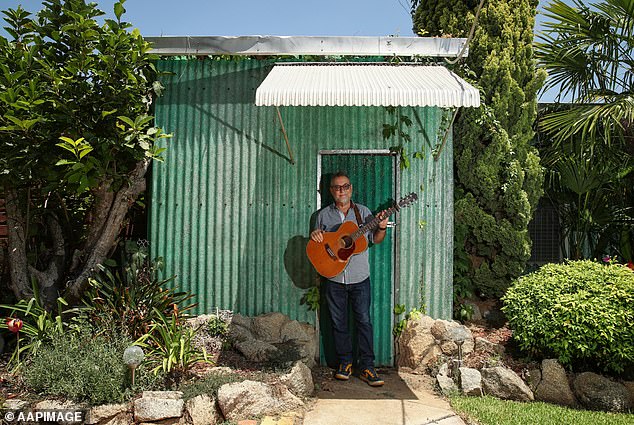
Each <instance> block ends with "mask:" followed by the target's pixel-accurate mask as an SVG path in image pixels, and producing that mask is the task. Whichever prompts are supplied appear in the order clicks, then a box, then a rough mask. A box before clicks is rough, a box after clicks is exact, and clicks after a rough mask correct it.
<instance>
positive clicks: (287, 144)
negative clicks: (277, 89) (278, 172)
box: [275, 106, 295, 165]
mask: <svg viewBox="0 0 634 425" xmlns="http://www.w3.org/2000/svg"><path fill="white" fill-rule="evenodd" d="M275 110H276V111H277V118H278V119H279V120H280V127H281V128H282V134H283V135H284V140H285V141H286V149H287V150H288V156H289V157H290V159H291V164H292V165H295V160H294V159H293V151H292V150H291V144H290V143H289V142H288V134H286V129H285V128H284V122H283V121H282V114H281V113H280V108H279V107H278V106H276V107H275Z"/></svg>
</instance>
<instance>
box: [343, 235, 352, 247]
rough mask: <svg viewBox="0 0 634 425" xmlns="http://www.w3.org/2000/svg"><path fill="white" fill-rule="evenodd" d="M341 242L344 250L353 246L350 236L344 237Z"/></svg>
mask: <svg viewBox="0 0 634 425" xmlns="http://www.w3.org/2000/svg"><path fill="white" fill-rule="evenodd" d="M342 240H343V247H344V248H346V249H347V248H351V247H352V244H354V241H353V240H352V238H351V237H350V236H344V237H343V238H342Z"/></svg>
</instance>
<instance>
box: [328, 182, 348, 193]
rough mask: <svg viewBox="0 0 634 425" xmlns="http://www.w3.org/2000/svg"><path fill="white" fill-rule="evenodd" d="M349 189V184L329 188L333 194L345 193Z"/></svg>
mask: <svg viewBox="0 0 634 425" xmlns="http://www.w3.org/2000/svg"><path fill="white" fill-rule="evenodd" d="M350 187H351V186H350V183H346V184H342V185H339V184H335V185H332V186H330V188H331V189H332V190H334V191H335V192H339V191H344V192H345V191H348V190H349V189H350Z"/></svg>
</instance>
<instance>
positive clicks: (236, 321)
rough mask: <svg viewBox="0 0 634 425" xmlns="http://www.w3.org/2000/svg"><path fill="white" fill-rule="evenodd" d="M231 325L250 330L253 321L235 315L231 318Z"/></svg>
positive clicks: (246, 317) (249, 318)
mask: <svg viewBox="0 0 634 425" xmlns="http://www.w3.org/2000/svg"><path fill="white" fill-rule="evenodd" d="M231 324H232V325H235V326H242V327H243V328H246V329H249V330H250V329H251V326H252V325H253V319H252V318H251V317H248V316H243V315H241V314H237V313H236V314H234V315H233V316H232V317H231Z"/></svg>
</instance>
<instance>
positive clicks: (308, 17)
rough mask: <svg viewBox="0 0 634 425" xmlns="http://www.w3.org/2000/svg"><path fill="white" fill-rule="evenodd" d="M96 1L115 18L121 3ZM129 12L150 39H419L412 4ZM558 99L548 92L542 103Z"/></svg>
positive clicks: (174, 6) (214, 2)
mask: <svg viewBox="0 0 634 425" xmlns="http://www.w3.org/2000/svg"><path fill="white" fill-rule="evenodd" d="M93 1H96V3H97V4H98V5H99V8H100V9H101V10H103V11H104V12H106V13H107V14H108V15H109V16H111V17H112V16H113V12H112V10H113V5H114V3H115V0H93ZM542 3H543V2H542ZM19 4H22V6H23V7H24V8H25V9H26V10H28V11H30V12H36V11H38V10H39V9H40V8H41V1H39V0H0V6H1V8H2V10H5V9H8V8H16V7H17V5H19ZM125 8H126V14H125V15H124V19H125V20H126V21H128V22H131V23H133V24H134V26H135V27H137V28H139V30H140V31H141V34H143V35H144V36H160V35H347V36H389V35H395V36H401V37H412V36H414V33H413V32H412V28H411V27H412V22H411V17H410V14H409V0H363V1H362V0H338V1H336V0H321V1H307V0H267V1H261V0H260V1H253V0H240V1H236V0H233V1H231V0H222V1H220V0H181V1H178V0H128V1H127V2H126V3H125ZM540 21H541V19H540V17H538V22H540ZM3 23H4V22H3ZM537 29H539V26H538V28H537ZM0 33H2V34H3V35H6V33H5V32H4V30H0ZM552 98H553V96H552V95H550V94H548V93H546V94H545V95H542V97H541V100H542V101H551V100H552Z"/></svg>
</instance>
